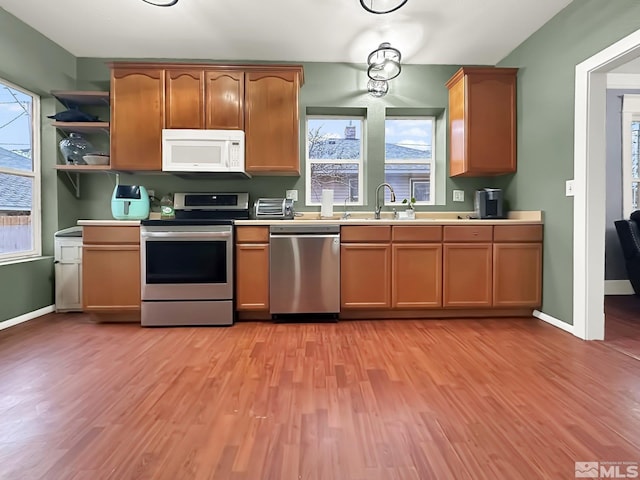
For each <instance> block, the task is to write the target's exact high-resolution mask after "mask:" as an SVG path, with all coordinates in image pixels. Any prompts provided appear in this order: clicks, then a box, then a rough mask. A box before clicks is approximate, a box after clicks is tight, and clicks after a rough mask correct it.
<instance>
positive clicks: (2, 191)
mask: <svg viewBox="0 0 640 480" xmlns="http://www.w3.org/2000/svg"><path fill="white" fill-rule="evenodd" d="M33 182H34V180H33V178H28V177H20V176H17V175H7V174H4V173H0V254H4V253H16V252H29V251H32V250H33V249H34V244H33V224H32V216H31V212H32V201H33Z"/></svg>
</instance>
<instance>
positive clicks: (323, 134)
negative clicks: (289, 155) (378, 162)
mask: <svg viewBox="0 0 640 480" xmlns="http://www.w3.org/2000/svg"><path fill="white" fill-rule="evenodd" d="M361 128H362V126H361V122H360V120H359V119H335V118H310V119H309V120H308V123H307V147H308V149H309V159H310V160H359V159H360V151H361V148H360V145H361V141H362V132H361Z"/></svg>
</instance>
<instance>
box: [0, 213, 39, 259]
mask: <svg viewBox="0 0 640 480" xmlns="http://www.w3.org/2000/svg"><path fill="white" fill-rule="evenodd" d="M32 238H33V228H32V225H31V216H30V215H3V214H1V213H0V253H11V252H23V251H27V250H31V249H32V248H33V240H32Z"/></svg>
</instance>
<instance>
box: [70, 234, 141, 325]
mask: <svg viewBox="0 0 640 480" xmlns="http://www.w3.org/2000/svg"><path fill="white" fill-rule="evenodd" d="M83 230H84V232H83V246H82V309H83V310H84V311H87V312H96V313H116V312H119V311H127V310H129V311H131V310H134V311H138V310H140V278H141V277H140V228H139V227H138V226H123V227H120V226H114V227H109V226H108V227H98V226H96V227H93V226H85V227H84V228H83Z"/></svg>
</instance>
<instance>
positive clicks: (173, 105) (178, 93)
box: [165, 70, 204, 128]
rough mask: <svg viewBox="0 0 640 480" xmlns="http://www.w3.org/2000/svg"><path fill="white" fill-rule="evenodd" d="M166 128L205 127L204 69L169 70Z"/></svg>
mask: <svg viewBox="0 0 640 480" xmlns="http://www.w3.org/2000/svg"><path fill="white" fill-rule="evenodd" d="M165 97H166V101H165V109H166V115H165V128H204V71H203V70H167V72H166V90H165Z"/></svg>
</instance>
